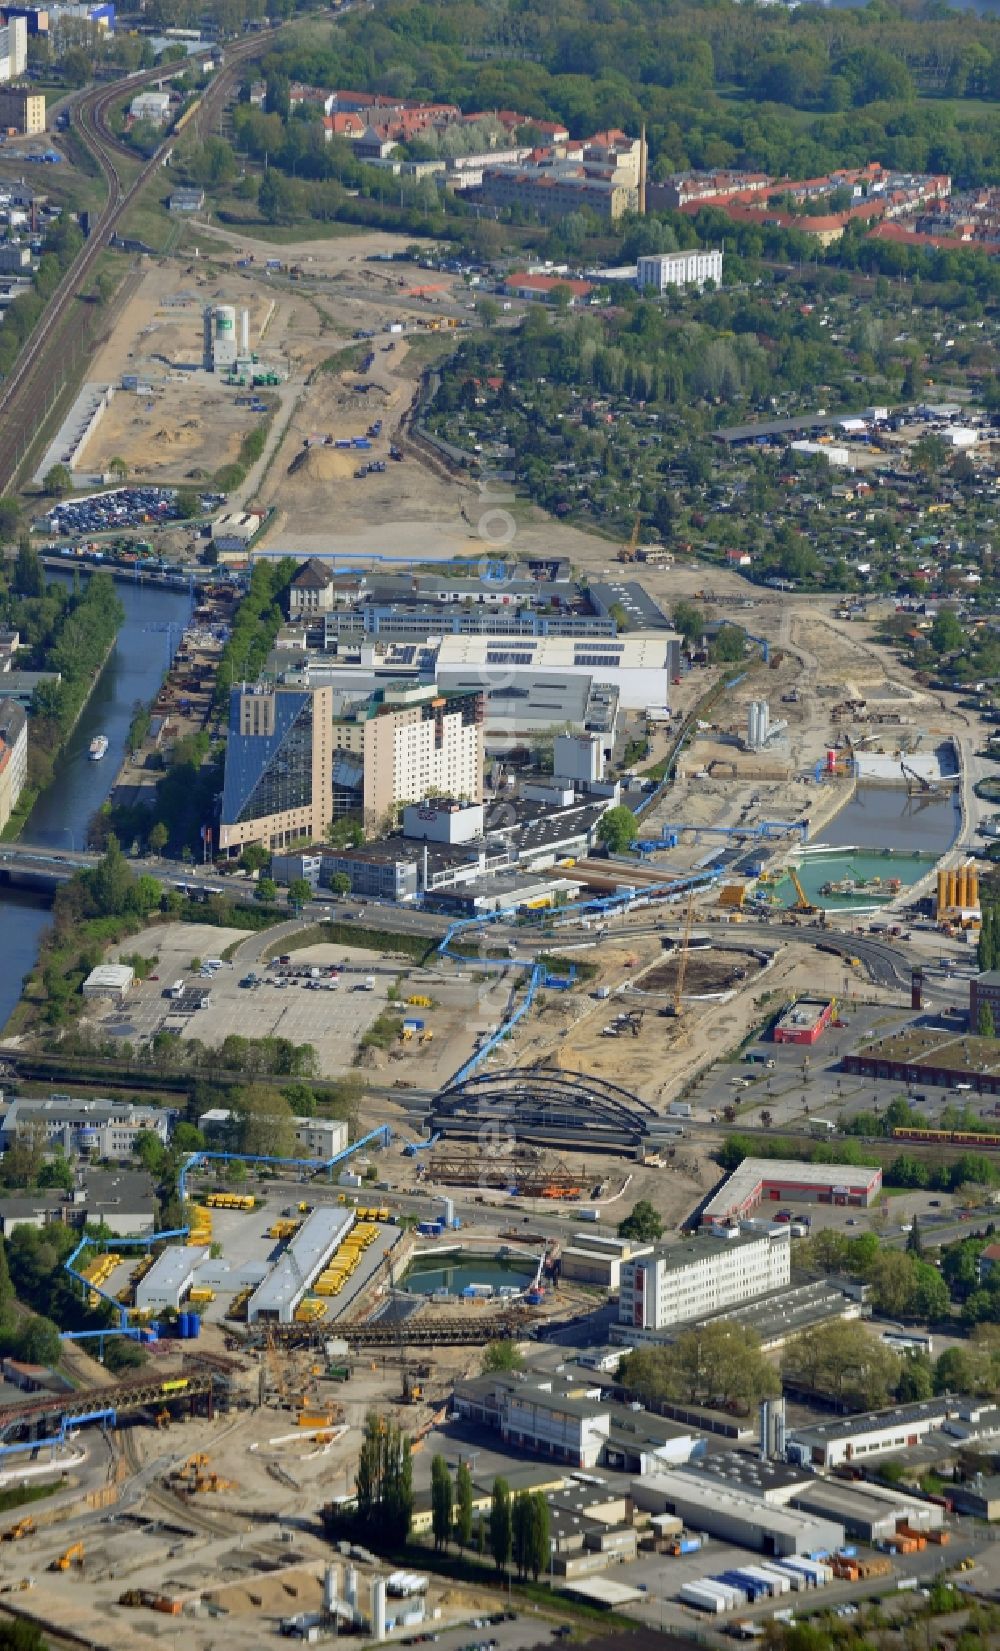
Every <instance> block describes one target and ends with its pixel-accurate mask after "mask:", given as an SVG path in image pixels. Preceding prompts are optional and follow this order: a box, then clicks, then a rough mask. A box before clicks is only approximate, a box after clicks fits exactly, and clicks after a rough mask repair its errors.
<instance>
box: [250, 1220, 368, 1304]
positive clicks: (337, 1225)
mask: <svg viewBox="0 0 1000 1651" xmlns="http://www.w3.org/2000/svg"><path fill="white" fill-rule="evenodd" d="M353 1225H354V1211H353V1210H349V1209H343V1208H338V1207H336V1206H334V1207H333V1208H330V1207H320V1208H319V1209H315V1210H313V1211H312V1213H311V1215H307V1216H306V1219H305V1220H304V1221H303V1223H302V1225H301V1227H300V1228H299V1230H298V1232H297V1233H296V1234H295V1235H294V1237H293V1238H292V1239H290V1241H289V1243H288V1245H287V1247H286V1248H285V1249H284V1250H283V1251H282V1253H281V1255H280V1256H279V1258H278V1260H277V1261H276V1262H275V1264H274V1266H273V1267H272V1268H271V1271H270V1272H269V1273H268V1275H267V1277H266V1278H265V1279H264V1281H263V1283H262V1284H260V1285H258V1287H257V1289H256V1290H255V1291H254V1293H253V1295H252V1296H251V1297H250V1300H249V1301H248V1303H247V1323H248V1324H257V1323H268V1324H291V1322H292V1320H293V1318H294V1316H295V1309H296V1307H297V1306H298V1305H299V1302H300V1301H301V1300H302V1297H303V1296H304V1295H305V1293H306V1291H307V1290H308V1288H309V1286H310V1284H312V1283H313V1281H314V1280H315V1279H316V1278H317V1277H318V1276H319V1274H320V1273H321V1272H322V1270H323V1268H324V1267H325V1266H326V1263H327V1262H328V1261H329V1259H330V1257H331V1256H332V1255H333V1253H334V1251H335V1250H336V1249H337V1247H338V1245H339V1244H340V1243H341V1242H342V1240H343V1239H344V1238H346V1236H347V1234H348V1232H349V1231H350V1229H351V1227H352V1226H353Z"/></svg>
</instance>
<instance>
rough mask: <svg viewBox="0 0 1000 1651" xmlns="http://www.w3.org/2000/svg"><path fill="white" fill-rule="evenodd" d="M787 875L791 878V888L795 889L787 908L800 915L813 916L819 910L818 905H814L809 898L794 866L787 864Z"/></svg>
mask: <svg viewBox="0 0 1000 1651" xmlns="http://www.w3.org/2000/svg"><path fill="white" fill-rule="evenodd" d="M788 876H789V878H790V880H791V884H792V888H793V889H794V890H795V900H794V903H793V904H792V906H791V907H790V908H789V909H790V910H791V911H794V912H798V913H799V915H800V916H801V917H815V915H816V913H817V912H818V911H819V907H818V906H814V905H813V903H812V901H811V900H810V899H809V896H808V895H807V894H806V891H805V889H804V888H803V887H802V884H801V883H800V882H799V876H798V872H797V871H796V870H795V867H794V866H789V868H788Z"/></svg>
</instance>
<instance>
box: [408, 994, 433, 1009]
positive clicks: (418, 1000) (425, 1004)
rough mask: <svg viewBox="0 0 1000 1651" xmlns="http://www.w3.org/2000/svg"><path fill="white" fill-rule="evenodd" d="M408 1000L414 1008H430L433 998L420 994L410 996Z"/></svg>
mask: <svg viewBox="0 0 1000 1651" xmlns="http://www.w3.org/2000/svg"><path fill="white" fill-rule="evenodd" d="M406 1001H407V1003H408V1004H409V1005H410V1007H411V1008H413V1009H429V1008H430V1007H431V1002H432V1000H431V999H430V998H429V997H420V996H417V997H408V998H407V1000H406Z"/></svg>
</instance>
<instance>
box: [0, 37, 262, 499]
mask: <svg viewBox="0 0 1000 1651" xmlns="http://www.w3.org/2000/svg"><path fill="white" fill-rule="evenodd" d="M272 38H273V33H272V34H266V35H255V36H253V37H252V38H251V39H249V40H246V41H238V42H237V43H236V44H235V45H233V46H230V47H228V48H227V51H226V62H225V67H224V68H223V69H222V70H221V71H220V73H219V74H218V75H217V76H216V77H215V79H214V80H213V81H212V83H211V85H210V86H209V87H208V89H207V91H206V92H205V94H204V97H203V99H202V105H201V106H202V108H203V109H204V110H205V112H210V111H211V110H212V109H213V108H214V107H215V106H216V105H217V104H218V103H219V102H220V100H221V99H222V98H224V97H225V95H226V94H227V91H228V88H229V84H230V82H231V79H232V74H233V70H234V68H236V67H237V66H238V65H239V64H240V63H242V62H243V61H244V60H245V59H246V58H249V57H253V56H254V55H255V54H257V53H260V52H261V51H263V50H265V49H266V47H267V45H268V43H269V41H270V40H271V39H272ZM163 78H164V71H163V70H162V69H146V70H144V71H143V72H142V73H141V74H135V75H129V76H128V77H127V78H126V79H124V80H116V81H114V82H113V83H112V84H111V85H109V86H98V87H94V88H93V89H92V90H91V91H88V92H86V93H85V94H84V95H83V97H82V98H81V99H80V100H79V102H78V103H77V104H76V106H75V109H74V124H75V129H76V131H77V133H78V135H79V136H80V138H81V139H82V141H83V143H84V144H85V145H86V147H87V148H88V149H89V150H90V152H91V153H92V154H93V156H94V157H95V159H96V161H97V164H98V167H99V169H100V172H101V176H102V177H103V179H104V183H105V187H106V190H107V199H106V201H105V203H104V207H103V208H102V211H101V214H100V217H99V218H98V220H97V223H96V224H95V225H94V226H93V227H92V229H91V233H90V236H89V238H88V239H87V241H86V242H85V243H84V245H83V246H82V247H81V249H80V251H79V253H78V254H77V256H76V258H75V259H74V261H73V263H72V264H71V265H70V267H69V269H68V270H67V271H66V273H65V275H64V276H63V278H62V280H61V281H60V283H59V285H58V287H57V288H56V290H55V292H54V293H53V295H52V297H51V299H50V301H49V304H48V306H47V308H46V310H45V313H44V314H43V316H42V317H41V320H40V321H39V323H38V325H37V327H36V328H35V330H34V332H33V333H32V335H31V337H30V338H29V339H28V341H27V343H26V344H25V346H24V349H23V350H22V351H21V354H20V355H19V357H18V359H17V362H16V364H15V366H14V368H13V370H12V372H11V373H10V374H9V375H8V377H7V379H6V380H5V382H4V384H3V386H2V388H0V490H3V491H8V490H10V488H11V486H12V484H13V483H14V482H15V481H16V479H17V474H18V471H19V470H20V467H21V465H22V464H23V462H24V458H25V455H26V454H27V452H28V450H29V448H30V447H31V445H32V443H33V441H34V440H35V437H36V435H37V433H38V430H39V428H40V427H41V425H42V423H43V422H44V419H45V417H46V415H47V412H48V410H49V408H50V407H51V405H52V399H53V386H54V385H59V384H61V382H62V381H63V377H64V372H65V369H66V367H67V365H68V364H71V363H72V362H73V361H74V360H75V359H76V356H77V352H78V350H79V349H80V347H81V344H80V337H79V332H78V330H77V329H76V328H75V319H76V307H77V304H78V301H79V298H80V294H81V293H82V292H83V291H84V289H85V287H86V286H87V284H88V282H89V280H90V278H91V276H92V274H93V271H94V269H95V267H96V265H97V262H98V259H99V258H100V257H101V254H102V253H103V252H104V250H105V248H106V247H107V246H108V245H109V244H110V242H111V239H112V236H113V235H114V234H115V232H116V230H117V228H118V225H119V223H120V222H121V220H122V218H123V217H124V216H125V214H126V212H127V211H128V210H129V208H130V207H131V206H132V204H133V202H134V201H135V200H136V199H137V198H138V197H139V195H140V194H141V193H142V191H143V190H144V189H145V187H146V185H147V184H148V183H149V181H150V179H151V178H152V176H153V174H154V173H155V172H156V171H157V170H158V169H159V168H160V167H161V166H162V165H163V161H164V159H165V157H166V155H167V154H168V153H169V151H170V148H171V146H172V145H173V142H174V134H170V135H169V136H168V137H166V138H165V139H164V140H163V142H162V143H161V144H160V145H159V147H158V148H157V149H156V150H155V152H154V153H153V154H152V155H151V156H150V157H149V159H148V160H147V161H145V162H144V163H143V165H142V166H141V167H140V169H139V171H138V173H137V174H136V176H135V177H134V179H133V180H132V181H131V182H128V180H127V177H123V175H122V164H121V163H122V162H123V161H124V159H125V157H126V156H127V157H128V158H129V159H133V160H134V158H135V156H134V154H133V152H132V151H131V150H129V149H128V148H127V147H126V146H125V145H124V144H123V143H122V141H121V139H120V138H119V137H117V135H116V134H115V133H114V132H112V130H111V125H110V117H111V110H112V107H113V106H114V104H116V103H117V102H119V101H120V100H121V99H122V98H123V97H126V96H128V95H129V94H130V93H131V92H134V91H136V90H138V89H139V88H140V87H141V86H145V85H148V84H149V83H150V82H151V81H156V80H162V79H163Z"/></svg>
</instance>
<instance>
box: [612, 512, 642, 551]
mask: <svg viewBox="0 0 1000 1651" xmlns="http://www.w3.org/2000/svg"><path fill="white" fill-rule="evenodd" d="M641 525H642V517H641V516H640V514H639V512H638V511H636V513H635V521H634V522H633V523H632V536H631V538H630V539H629V541H628V544H627V545H622V547H621V549H620V551H619V552H618V560H619V562H634V561H635V559H636V555H637V553H638V549H639V528H640V526H641Z"/></svg>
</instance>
